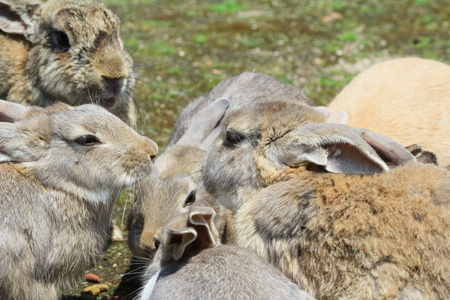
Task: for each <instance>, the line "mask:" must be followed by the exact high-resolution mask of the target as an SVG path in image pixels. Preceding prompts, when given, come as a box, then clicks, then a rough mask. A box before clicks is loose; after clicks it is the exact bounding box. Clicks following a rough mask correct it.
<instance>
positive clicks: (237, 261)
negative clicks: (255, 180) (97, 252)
mask: <svg viewBox="0 0 450 300" xmlns="http://www.w3.org/2000/svg"><path fill="white" fill-rule="evenodd" d="M214 217H215V212H214V209H212V208H211V207H199V206H190V207H189V210H188V211H185V212H183V213H178V214H175V215H174V216H173V217H171V218H170V219H169V222H168V224H167V225H166V226H165V228H164V232H163V233H162V237H161V238H162V239H161V246H160V247H159V248H158V251H157V253H156V256H155V258H154V259H153V261H152V263H151V265H150V266H149V267H148V269H147V271H146V274H145V278H146V280H145V281H146V284H145V286H144V289H143V291H142V293H141V294H140V296H139V297H138V299H141V300H149V299H154V300H156V299H173V300H177V299H179V300H181V299H183V300H189V299H192V300H194V299H210V300H214V299H220V300H222V299H230V300H231V299H255V300H256V299H261V300H262V299H280V300H281V299H286V300H287V299H313V297H312V296H310V295H308V294H307V293H305V292H303V291H301V290H300V289H299V288H298V286H296V285H295V284H294V283H293V282H291V281H290V280H289V279H288V278H287V277H286V276H284V275H283V274H282V273H281V272H280V271H279V270H277V269H276V268H275V267H273V266H272V265H270V264H269V263H268V262H267V261H265V260H264V259H263V258H261V257H259V256H258V255H256V254H255V253H253V252H250V251H248V250H246V249H244V248H241V247H237V246H230V245H220V239H219V233H218V231H217V229H216V228H215V225H214Z"/></svg>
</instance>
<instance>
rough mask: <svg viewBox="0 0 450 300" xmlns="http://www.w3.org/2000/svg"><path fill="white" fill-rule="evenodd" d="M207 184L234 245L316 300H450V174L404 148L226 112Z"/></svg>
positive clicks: (266, 107) (305, 110)
mask: <svg viewBox="0 0 450 300" xmlns="http://www.w3.org/2000/svg"><path fill="white" fill-rule="evenodd" d="M255 116H258V117H255ZM335 173H337V174H335ZM202 174H203V180H204V184H205V188H206V190H207V191H208V192H209V193H211V194H212V195H213V196H215V197H217V198H218V200H219V202H220V203H221V204H223V205H224V206H226V207H227V208H229V209H231V210H233V216H232V218H233V221H234V225H235V235H236V237H235V238H236V244H237V245H238V246H241V247H244V248H247V249H249V250H251V251H254V252H256V253H257V254H259V255H260V256H262V257H264V258H266V259H267V260H268V261H269V262H271V263H272V264H274V265H275V266H276V267H277V268H279V269H280V270H282V272H283V273H284V274H285V275H287V276H288V278H290V279H291V280H293V281H294V282H296V283H297V284H298V285H299V286H300V287H301V288H302V289H304V290H305V291H306V292H308V293H310V294H311V295H313V296H314V297H317V298H318V299H374V298H376V299H393V298H395V299H398V298H401V299H422V298H425V299H449V297H450V285H449V282H450V247H449V245H450V235H449V230H448V229H449V228H450V209H449V205H450V172H449V170H446V169H444V168H439V167H437V166H435V165H433V164H423V163H418V162H416V160H415V158H414V156H413V155H412V154H411V153H410V152H409V151H408V150H406V149H405V148H403V147H402V146H401V145H400V144H399V143H397V142H395V141H393V140H391V139H389V138H386V137H384V136H382V135H379V134H377V133H374V132H372V131H369V130H366V129H360V128H355V127H351V126H348V125H343V124H334V123H328V117H327V114H324V111H323V110H318V109H317V108H314V107H307V106H301V105H298V104H295V103H282V102H280V103H271V104H259V105H253V106H249V107H245V108H241V109H239V110H234V111H232V112H230V113H229V115H228V117H227V119H225V120H224V125H223V130H222V133H221V135H220V136H219V138H217V140H216V141H215V142H214V143H213V145H212V146H211V147H210V149H209V150H208V152H207V153H206V154H205V156H204V159H203V163H202Z"/></svg>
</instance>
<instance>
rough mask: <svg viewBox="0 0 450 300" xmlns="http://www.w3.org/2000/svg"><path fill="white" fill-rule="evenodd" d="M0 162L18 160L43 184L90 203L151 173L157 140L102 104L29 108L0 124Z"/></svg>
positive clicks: (105, 197) (102, 199)
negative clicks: (150, 137) (11, 119)
mask: <svg viewBox="0 0 450 300" xmlns="http://www.w3.org/2000/svg"><path fill="white" fill-rule="evenodd" d="M0 124H1V125H2V127H1V129H2V133H1V134H0V137H1V142H0V150H1V151H0V154H3V155H0V161H5V162H8V161H12V162H18V163H19V165H23V166H24V167H25V168H26V172H29V173H31V174H32V175H33V176H34V177H35V178H36V179H37V180H38V181H40V182H41V183H42V184H43V185H45V186H48V187H51V188H55V189H57V190H63V191H67V192H69V193H71V194H74V195H75V196H77V197H79V198H80V199H86V200H89V201H91V202H94V203H98V202H104V201H107V199H108V197H109V196H110V195H111V193H114V192H117V191H118V190H120V189H122V188H123V187H125V186H128V185H131V184H133V183H134V182H136V181H137V180H139V179H141V178H144V177H145V176H147V175H149V174H150V170H151V165H152V162H151V160H152V158H153V157H155V156H156V153H157V151H158V150H157V149H158V148H157V145H156V144H155V143H154V142H153V141H151V140H150V139H148V138H146V137H143V136H141V135H139V134H138V133H136V132H135V131H134V130H132V129H131V128H130V127H128V126H127V125H126V124H125V123H124V122H122V121H121V120H120V119H119V118H117V117H116V116H114V115H112V114H110V113H108V112H106V111H105V110H104V109H103V108H101V107H99V106H96V105H91V104H86V105H82V106H78V107H74V108H72V107H70V106H68V105H65V104H56V105H54V106H51V107H48V108H46V109H43V108H31V109H29V112H28V114H27V115H26V116H25V117H24V118H23V119H22V120H20V121H18V122H16V123H0Z"/></svg>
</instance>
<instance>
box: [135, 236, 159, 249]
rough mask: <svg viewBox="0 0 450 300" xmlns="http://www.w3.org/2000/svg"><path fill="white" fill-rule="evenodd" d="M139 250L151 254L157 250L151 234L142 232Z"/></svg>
mask: <svg viewBox="0 0 450 300" xmlns="http://www.w3.org/2000/svg"><path fill="white" fill-rule="evenodd" d="M139 248H141V249H142V250H144V252H151V251H155V250H156V249H157V247H156V245H155V241H154V238H153V234H152V233H151V232H142V234H141V238H140V239H139Z"/></svg>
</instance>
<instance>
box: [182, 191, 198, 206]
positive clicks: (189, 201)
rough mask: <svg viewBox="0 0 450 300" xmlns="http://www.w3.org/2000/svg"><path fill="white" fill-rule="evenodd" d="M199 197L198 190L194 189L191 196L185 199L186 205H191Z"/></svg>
mask: <svg viewBox="0 0 450 300" xmlns="http://www.w3.org/2000/svg"><path fill="white" fill-rule="evenodd" d="M196 198H197V193H196V191H192V192H191V193H190V194H189V196H187V198H186V200H184V206H189V205H192V204H194V203H195V200H196Z"/></svg>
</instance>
